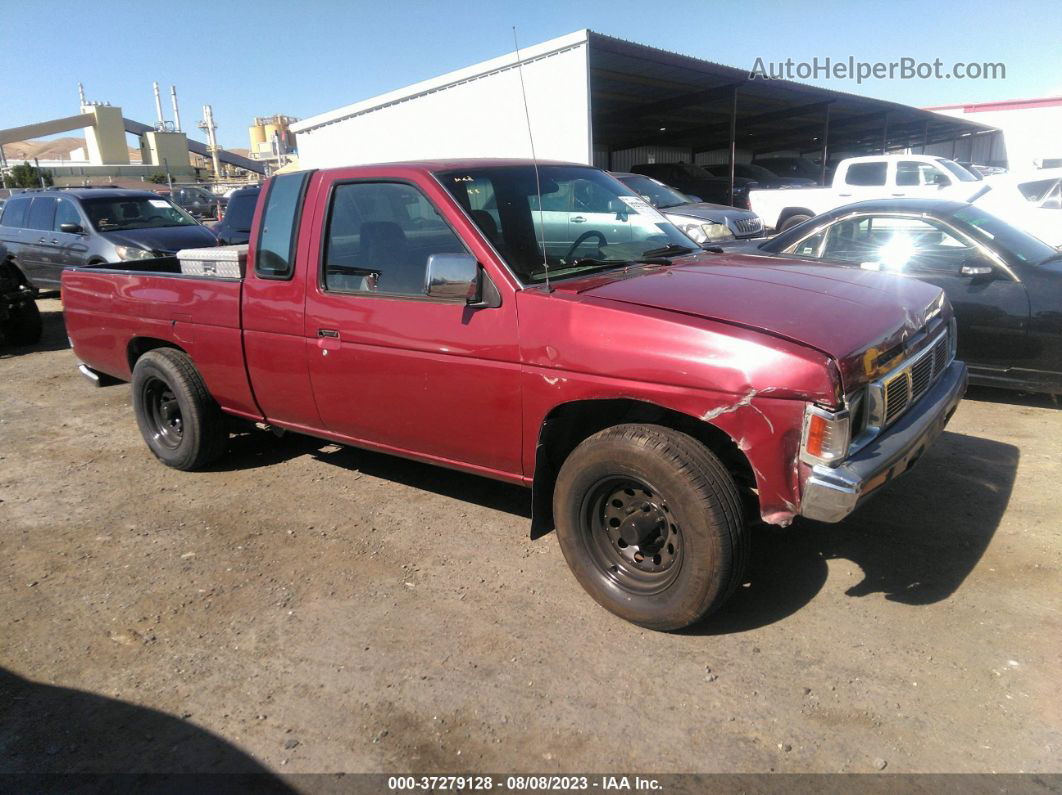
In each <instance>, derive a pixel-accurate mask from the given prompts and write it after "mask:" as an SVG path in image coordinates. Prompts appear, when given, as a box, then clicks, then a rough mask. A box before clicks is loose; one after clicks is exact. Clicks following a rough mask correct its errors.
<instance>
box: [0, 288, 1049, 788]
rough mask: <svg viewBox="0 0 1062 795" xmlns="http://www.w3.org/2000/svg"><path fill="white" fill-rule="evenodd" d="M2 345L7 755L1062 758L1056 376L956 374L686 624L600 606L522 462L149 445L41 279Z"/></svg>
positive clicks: (524, 759)
mask: <svg viewBox="0 0 1062 795" xmlns="http://www.w3.org/2000/svg"><path fill="white" fill-rule="evenodd" d="M41 307H42V309H43V310H44V312H45V315H44V317H45V324H46V336H45V339H44V341H43V342H42V343H41V344H40V345H38V346H35V347H34V348H32V349H14V350H11V349H5V350H3V351H2V352H0V604H2V606H3V607H2V610H0V771H7V772H18V771H30V770H33V771H38V772H39V771H47V770H56V771H128V770H138V771H214V770H269V771H275V772H295V771H301V772H321V771H376V772H396V771H417V772H454V771H467V772H495V773H497V772H516V771H538V772H553V771H584V772H586V771H598V772H600V771H621V772H627V773H635V772H654V773H665V772H693V771H696V772H712V771H724V772H765V771H797V772H835V771H852V772H873V771H877V770H882V769H884V770H886V771H888V772H959V771H961V772H988V771H992V772H1018V771H1026V772H1047V771H1058V770H1060V768H1062V764H1060V760H1062V699H1059V697H1058V688H1059V683H1060V682H1062V664H1060V663H1062V660H1060V658H1062V618H1060V607H1062V579H1060V576H1059V574H1060V564H1062V524H1060V521H1059V513H1060V509H1062V489H1060V486H1059V484H1060V483H1062V455H1060V453H1062V410H1060V409H1057V408H1055V407H1053V406H1052V404H1051V403H1050V401H1049V400H1047V399H1045V398H1037V397H1029V398H1024V397H1019V396H1013V395H1008V394H1007V393H1002V392H992V391H989V390H972V391H971V394H970V396H969V398H968V399H967V400H966V401H964V402H963V404H962V405H961V406H960V408H959V411H958V413H957V414H956V416H955V418H954V420H953V421H952V423H951V425H950V426H949V429H948V431H947V432H946V433H945V434H944V436H943V437H941V439H940V440H939V442H938V443H937V444H936V445H935V447H934V448H933V449H932V450H931V451H930V452H929V453H928V454H927V455H926V456H925V458H924V460H923V462H922V463H921V464H920V465H919V467H918V468H917V469H916V470H915V471H914V473H912V474H911V475H910V476H908V477H907V478H906V479H904V480H902V481H901V482H899V483H898V484H894V485H893V486H892V487H891V488H890V489H889V490H888V491H887V492H886V493H885V494H883V495H882V496H881V497H879V498H878V499H877V500H876V501H875V502H873V503H871V504H870V505H869V506H867V507H866V508H865V509H863V510H862V511H861V512H859V513H858V514H857V515H855V516H854V517H852V518H850V519H849V520H848V521H846V522H844V523H843V524H841V525H836V526H828V525H816V524H812V523H806V522H805V523H798V524H797V525H795V526H794V527H793V528H791V529H790V530H788V531H785V532H781V533H763V534H760V535H759V536H758V537H757V538H756V540H755V554H754V559H753V564H752V568H751V571H750V572H749V576H748V581H747V583H746V585H745V586H744V587H742V588H741V589H740V590H739V592H738V593H737V595H736V596H735V598H734V599H733V600H732V601H731V602H730V603H729V605H728V606H727V607H726V608H725V609H724V611H723V612H722V613H721V614H719V615H717V616H716V617H715V618H714V619H712V620H710V621H709V622H708V623H707V624H705V625H704V626H701V627H699V628H697V629H696V630H695V631H691V632H687V633H684V634H675V635H666V634H657V633H654V632H650V631H646V630H641V629H639V628H637V627H634V626H632V625H629V624H627V623H624V622H623V621H621V620H619V619H617V618H614V617H613V616H611V615H610V614H609V613H607V612H605V611H604V610H602V609H601V608H600V607H598V606H597V605H596V604H595V603H594V602H593V601H592V600H591V599H590V598H589V597H587V596H586V595H585V594H584V593H583V592H582V591H581V590H580V588H579V587H578V585H577V584H576V582H575V580H574V579H573V578H572V577H571V575H570V574H569V573H568V570H567V568H566V567H565V565H564V561H563V558H562V557H561V554H560V551H559V549H558V547H557V543H556V539H555V538H554V537H553V536H552V535H549V536H546V537H544V538H541V539H539V540H536V541H531V540H530V538H529V536H528V528H529V495H528V493H526V492H524V491H523V490H521V489H518V488H515V487H510V486H507V485H502V484H498V483H494V482H492V481H487V480H482V479H479V478H475V477H471V476H466V475H462V474H456V473H453V472H447V471H443V470H439V469H435V468H431V467H428V466H422V465H419V464H414V463H409V462H406V461H402V460H399V459H394V458H389V457H386V456H381V455H376V454H370V453H365V452H361V451H358V450H352V449H344V448H339V447H337V446H335V445H329V444H324V443H319V442H317V441H314V440H310V439H307V438H304V437H296V436H287V437H284V438H282V439H276V438H274V437H273V436H272V435H271V434H268V433H254V434H249V435H244V436H237V437H234V438H233V440H232V444H231V447H230V453H229V455H228V456H227V457H226V458H225V459H223V461H222V462H221V463H220V464H219V465H218V466H217V467H215V468H214V469H213V470H212V471H209V472H202V473H195V474H182V473H178V472H174V471H171V470H168V469H166V468H165V467H163V466H162V465H161V464H159V463H158V462H157V461H155V460H154V459H153V458H152V456H151V455H150V453H149V452H148V450H147V448H146V447H145V445H144V443H143V442H142V440H141V438H140V436H139V434H138V432H137V428H136V423H135V421H134V419H133V414H132V410H131V408H130V404H129V391H128V387H127V386H124V385H123V386H116V387H110V388H106V389H99V390H94V389H93V388H92V387H91V386H90V385H89V384H88V382H87V381H85V380H84V379H82V378H81V377H80V376H78V375H77V373H76V371H75V369H74V358H73V355H72V354H71V352H70V351H69V350H68V349H67V347H66V337H65V333H64V330H63V327H62V315H61V313H60V309H61V307H60V305H59V302H58V300H55V299H50V300H44V301H42V302H41Z"/></svg>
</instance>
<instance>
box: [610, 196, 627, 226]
mask: <svg viewBox="0 0 1062 795" xmlns="http://www.w3.org/2000/svg"><path fill="white" fill-rule="evenodd" d="M608 211H609V212H610V213H615V214H616V220H617V221H626V220H627V216H628V215H630V211H631V208H630V207H628V206H627V205H626V204H624V203H623V202H621V201H620V200H619V199H609V201H608Z"/></svg>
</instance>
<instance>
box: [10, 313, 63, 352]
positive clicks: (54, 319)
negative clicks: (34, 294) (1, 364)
mask: <svg viewBox="0 0 1062 795" xmlns="http://www.w3.org/2000/svg"><path fill="white" fill-rule="evenodd" d="M38 306H39V305H38ZM56 306H58V305H56ZM41 324H42V325H43V327H44V330H43V332H42V333H41V338H40V341H39V342H36V343H34V344H33V345H11V344H9V343H8V342H7V341H6V340H4V339H3V338H0V359H13V358H15V357H16V356H26V355H28V354H31V353H40V352H42V351H61V350H64V349H66V348H69V347H70V342H69V341H68V340H67V338H66V324H65V323H63V312H62V310H61V309H44V308H41Z"/></svg>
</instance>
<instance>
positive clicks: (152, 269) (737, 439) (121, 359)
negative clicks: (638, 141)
mask: <svg viewBox="0 0 1062 795" xmlns="http://www.w3.org/2000/svg"><path fill="white" fill-rule="evenodd" d="M567 196H581V197H584V198H585V199H586V200H587V201H590V202H595V203H603V204H604V205H606V206H608V208H609V211H610V213H611V216H612V221H611V224H610V225H609V227H608V228H607V229H606V228H604V227H599V228H596V229H590V230H586V229H585V226H584V225H583V224H580V223H577V222H575V219H574V218H573V219H569V223H568V224H567V225H566V226H564V227H563V228H561V227H560V226H558V227H556V228H555V229H554V230H553V231H552V232H549V231H548V230H547V229H546V221H545V220H544V218H543V217H542V216H543V215H544V214H545V213H546V211H545V210H543V209H542V208H543V207H544V206H545V205H546V204H547V202H550V201H553V200H555V199H556V200H557V201H558V204H559V205H561V206H566V205H565V200H564V198H563V197H567ZM606 198H607V201H606ZM259 202H260V204H261V207H260V208H259V210H258V213H257V214H258V216H259V218H258V220H257V221H256V225H257V226H256V230H255V232H254V234H252V236H251V243H250V245H249V247H248V250H247V254H246V274H245V276H243V277H242V278H241V277H240V276H239V271H238V270H237V271H233V272H231V274H227V273H226V272H225V269H224V268H221V267H215V268H213V269H212V271H213V272H215V273H217V274H218V276H200V277H195V276H190V275H180V276H178V275H176V274H174V273H168V272H160V271H164V270H167V269H168V270H171V271H175V270H178V269H179V268H180V269H187V270H188V271H189V272H191V271H192V270H198V269H199V267H200V265H202V264H203V263H199V262H198V258H200V257H210V258H211V260H212V261H214V252H219V251H221V250H220V249H213V250H211V251H207V252H205V253H203V254H200V253H198V252H187V253H184V254H182V257H184V258H185V259H184V261H182V262H181V263H178V262H177V261H176V260H153V261H144V262H141V263H132V264H131V265H132V267H134V268H143V269H144V270H143V271H142V272H134V273H130V272H125V271H116V270H110V269H103V268H74V269H71V270H68V271H66V272H64V273H63V293H64V302H65V307H66V327H67V332H68V333H69V335H70V339H71V341H72V345H73V350H74V354H75V356H76V357H77V358H78V359H80V361H81V362H82V363H83V364H82V365H81V367H82V372H83V373H85V374H87V375H88V376H89V377H90V378H92V379H94V380H96V381H100V380H101V379H100V375H99V374H101V373H102V374H105V375H106V376H109V377H112V378H117V379H121V380H127V381H128V380H131V381H132V390H131V391H132V396H133V404H134V409H135V413H136V417H137V423H138V424H139V426H140V430H141V433H142V434H143V437H144V440H145V443H146V444H147V445H148V447H149V449H150V450H151V452H152V453H153V454H154V455H155V456H157V457H158V458H159V459H160V460H161V461H162V462H163V463H165V464H167V465H169V466H171V467H174V468H176V469H180V470H190V469H197V468H201V467H204V466H206V465H207V464H209V463H210V462H211V461H213V460H215V459H216V458H218V457H219V456H220V455H221V454H222V453H223V452H224V451H225V448H226V443H227V433H226V428H225V422H224V419H223V415H225V414H232V415H235V416H237V417H241V418H243V419H246V420H251V421H254V422H259V423H268V424H269V425H271V426H274V427H276V428H282V429H283V428H290V429H292V430H297V431H299V432H301V433H307V434H311V435H314V436H318V437H321V438H323V439H330V440H332V441H335V442H338V443H342V444H351V445H355V446H359V447H366V448H370V449H375V450H380V451H383V452H387V453H392V454H398V455H403V456H407V457H409V458H414V459H418V460H421V461H426V462H430V463H434V464H440V465H442V466H447V467H452V468H455V469H460V470H465V471H467V472H473V473H476V474H479V475H485V476H488V477H493V478H497V479H499V480H504V481H508V482H512V483H518V484H523V485H525V486H531V487H532V488H533V492H532V494H533V497H532V503H533V506H534V507H533V512H534V514H533V520H532V522H533V524H532V527H533V529H535V530H538V531H541V530H544V529H545V528H547V527H550V526H552V525H553V523H555V526H556V530H557V536H558V540H559V542H560V546H561V550H562V551H563V553H564V556H565V558H566V560H567V561H568V564H569V566H570V567H571V569H572V571H573V573H574V574H575V576H576V578H577V579H578V580H579V582H580V583H581V584H582V585H583V587H584V588H586V589H587V591H588V592H589V593H590V594H591V595H592V596H593V597H594V598H595V599H596V600H597V601H598V602H600V603H601V604H602V605H604V606H605V607H606V608H608V609H610V610H612V611H613V612H615V613H616V614H617V615H620V616H622V617H624V618H626V619H628V620H631V621H634V622H636V623H638V624H641V625H643V626H647V627H652V628H655V629H676V628H679V627H684V626H687V625H689V624H691V623H693V622H695V621H697V620H698V619H700V618H702V617H703V616H705V615H707V614H708V613H710V612H711V611H712V610H715V609H716V608H718V607H719V606H720V605H721V604H722V603H723V602H724V601H725V600H726V598H727V596H728V595H729V594H730V593H731V592H732V591H733V590H734V589H735V587H737V586H738V584H740V583H741V582H742V572H743V569H744V567H745V563H746V561H747V559H748V555H749V524H750V522H751V521H753V520H757V521H758V520H761V519H762V520H763V521H766V522H768V523H770V524H775V525H785V524H788V523H789V522H791V521H792V520H793V518H794V517H795V516H797V515H798V514H799V515H803V516H806V517H809V518H812V519H818V520H822V521H828V522H835V521H839V520H840V519H842V518H844V517H845V516H847V515H848V514H850V513H851V512H852V511H853V510H855V509H856V507H857V506H858V505H860V504H861V503H862V502H863V501H864V500H865V499H866V498H867V497H869V496H870V495H871V494H872V493H874V492H875V491H876V490H877V488H878V487H880V486H883V485H884V484H885V483H887V482H891V481H892V480H893V479H894V478H895V477H896V476H898V475H900V474H901V473H903V472H906V471H907V470H908V469H909V467H910V466H911V465H912V464H913V463H914V462H915V461H916V460H917V459H919V458H920V457H921V456H922V454H923V453H924V452H925V449H926V447H927V446H928V445H929V444H930V443H931V442H932V440H933V439H934V438H935V437H936V436H937V435H938V434H939V433H940V431H941V429H942V428H943V427H944V424H945V423H946V422H947V420H948V418H949V417H950V416H951V413H952V412H953V411H954V409H955V407H956V405H957V404H958V401H959V400H960V398H961V397H962V394H963V390H964V389H965V384H966V368H965V366H964V365H963V364H962V363H961V362H958V361H954V360H953V346H954V339H955V337H954V330H953V328H952V327H953V323H952V312H951V307H950V306H949V304H948V302H947V300H946V299H945V298H944V295H943V293H942V292H941V291H940V290H939V289H938V288H936V287H933V286H931V285H927V284H923V283H921V282H918V281H915V280H913V279H903V278H900V277H896V276H892V275H889V274H881V273H869V272H866V271H860V270H852V271H849V272H844V273H840V274H839V273H837V269H836V268H833V267H829V266H821V265H814V264H811V265H809V264H807V263H804V264H800V263H793V264H791V265H786V266H785V267H779V266H778V264H776V263H773V262H772V263H770V264H769V265H767V266H765V265H764V262H763V259H762V258H748V257H741V256H729V257H728V256H726V255H722V254H712V253H708V252H705V251H701V250H694V248H693V247H692V246H691V241H690V240H689V238H688V237H686V236H685V235H684V234H683V233H682V232H680V231H679V230H678V229H677V228H676V227H675V226H673V225H672V224H671V223H669V222H668V221H667V220H666V219H665V218H664V217H663V216H662V215H661V214H660V213H659V211H657V210H655V209H653V208H652V207H650V206H649V205H648V203H646V201H645V200H644V199H642V198H641V197H640V196H638V195H637V194H636V193H635V192H634V191H632V190H631V189H630V188H628V187H626V186H625V185H623V184H622V183H621V182H619V181H617V180H616V179H614V178H612V177H610V176H609V175H608V174H605V173H604V172H602V171H600V170H598V169H594V168H590V167H587V166H579V165H564V164H539V165H538V166H537V168H536V166H535V165H533V164H532V163H530V162H528V161H518V160H514V161H498V160H487V161H477V160H469V161H462V160H453V161H447V162H433V163H391V164H385V165H373V166H359V167H354V168H337V169H329V170H321V171H303V172H297V173H292V174H284V175H280V176H276V177H273V178H272V179H271V180H269V182H267V183H266V186H265V188H264V189H263V191H262V195H261V197H260V198H259ZM593 206H596V205H593ZM259 230H260V231H259ZM550 234H553V235H562V236H563V237H562V238H554V239H553V240H552V241H547V236H548V235H550ZM547 242H552V243H553V244H555V245H553V246H546V245H545V244H546V243H547ZM558 251H559V252H560V253H557V252H558ZM238 252H239V249H229V250H228V251H226V252H225V254H226V255H227V256H230V259H231V255H233V254H238ZM215 264H216V261H215ZM231 265H232V266H235V265H236V263H235V262H232V263H231ZM201 272H202V271H201ZM735 276H737V277H739V278H735ZM839 298H841V299H843V300H839ZM911 373H915V376H914V377H912V376H911V375H910V374H911ZM883 379H884V380H883ZM474 532H475V530H474V529H472V528H470V529H469V533H470V534H473V533H474ZM469 538H471V535H470V536H469ZM467 540H468V539H465V540H464V541H467ZM455 542H456V543H462V542H463V540H462V539H455Z"/></svg>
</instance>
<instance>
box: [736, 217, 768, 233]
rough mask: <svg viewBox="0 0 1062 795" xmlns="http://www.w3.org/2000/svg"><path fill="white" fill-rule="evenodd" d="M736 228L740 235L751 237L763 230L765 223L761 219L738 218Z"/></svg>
mask: <svg viewBox="0 0 1062 795" xmlns="http://www.w3.org/2000/svg"><path fill="white" fill-rule="evenodd" d="M734 228H735V229H736V230H737V232H738V234H740V235H751V234H755V233H756V232H759V231H760V230H762V229H763V221H761V220H760V219H759V218H737V219H735V220H734Z"/></svg>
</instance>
